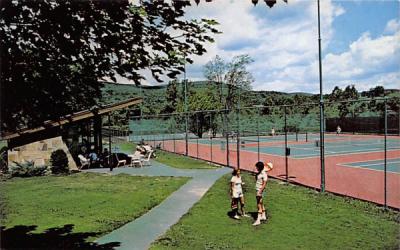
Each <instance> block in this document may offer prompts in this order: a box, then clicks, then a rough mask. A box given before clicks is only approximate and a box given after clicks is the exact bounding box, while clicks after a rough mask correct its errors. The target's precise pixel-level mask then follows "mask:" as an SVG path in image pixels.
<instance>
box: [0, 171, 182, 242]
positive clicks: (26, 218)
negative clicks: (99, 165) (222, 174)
mask: <svg viewBox="0 0 400 250" xmlns="http://www.w3.org/2000/svg"><path fill="white" fill-rule="evenodd" d="M187 180H188V178H175V177H139V176H129V175H124V174H120V175H116V176H111V175H104V174H94V173H79V174H73V175H69V176H47V177H33V178H13V179H10V180H7V181H2V182H0V190H1V196H2V197H0V198H1V199H2V202H1V205H0V215H1V218H0V223H1V225H2V226H4V227H5V230H6V231H4V228H3V230H2V231H3V232H2V234H3V236H4V235H6V234H7V230H9V231H8V234H11V233H12V232H13V227H14V231H15V230H16V231H18V230H17V229H18V227H15V226H25V227H26V226H35V227H33V228H31V229H29V230H28V231H32V232H33V233H35V234H40V233H43V232H45V231H46V230H47V231H48V229H49V228H55V227H60V228H63V230H67V231H68V232H70V233H78V232H82V233H88V235H86V236H89V237H87V238H89V240H94V239H95V238H97V237H99V236H101V235H103V234H105V233H107V232H110V231H112V230H113V229H116V228H118V227H120V226H121V225H123V224H125V223H127V222H129V221H132V220H134V219H135V218H137V217H139V216H141V215H142V214H144V213H146V212H147V211H148V210H150V209H151V208H152V207H154V206H156V205H158V204H159V203H161V201H162V200H164V199H165V198H166V197H168V196H169V195H170V194H171V193H172V192H173V191H175V190H177V189H178V188H179V187H180V186H181V185H183V184H184V183H186V181H187ZM4 201H5V202H4ZM69 224H72V225H73V226H72V228H71V226H67V227H66V225H69ZM53 231H54V230H53ZM56 231H57V230H56ZM61 231H62V230H61ZM92 233H93V234H92ZM47 237H48V238H46V237H44V236H43V238H44V239H46V240H50V239H52V237H53V236H52V235H50V236H49V235H47ZM85 240H86V239H85Z"/></svg>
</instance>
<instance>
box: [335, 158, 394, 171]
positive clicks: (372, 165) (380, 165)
mask: <svg viewBox="0 0 400 250" xmlns="http://www.w3.org/2000/svg"><path fill="white" fill-rule="evenodd" d="M341 165H342V166H346V167H356V168H369V169H373V170H379V171H383V170H384V167H385V163H384V161H383V160H376V161H361V162H352V163H346V164H341ZM386 170H387V171H388V172H393V173H400V158H395V159H387V161H386Z"/></svg>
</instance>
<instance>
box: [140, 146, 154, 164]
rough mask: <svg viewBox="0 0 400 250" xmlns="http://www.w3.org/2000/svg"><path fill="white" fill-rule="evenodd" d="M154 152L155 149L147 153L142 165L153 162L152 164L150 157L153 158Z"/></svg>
mask: <svg viewBox="0 0 400 250" xmlns="http://www.w3.org/2000/svg"><path fill="white" fill-rule="evenodd" d="M153 152H154V151H153V150H150V151H149V152H148V153H147V155H146V157H145V158H144V159H143V160H142V165H151V164H150V158H151V156H152V154H153Z"/></svg>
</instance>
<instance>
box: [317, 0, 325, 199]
mask: <svg viewBox="0 0 400 250" xmlns="http://www.w3.org/2000/svg"><path fill="white" fill-rule="evenodd" d="M317 7H318V62H319V98H320V100H319V110H320V111H319V113H320V117H319V119H320V124H319V136H320V155H321V192H325V138H324V95H323V91H322V60H321V25H320V7H319V0H318V2H317Z"/></svg>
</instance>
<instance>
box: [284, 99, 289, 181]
mask: <svg viewBox="0 0 400 250" xmlns="http://www.w3.org/2000/svg"><path fill="white" fill-rule="evenodd" d="M284 111H285V172H286V182H289V167H288V154H287V153H288V151H287V150H288V141H287V118H286V106H284Z"/></svg>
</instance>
